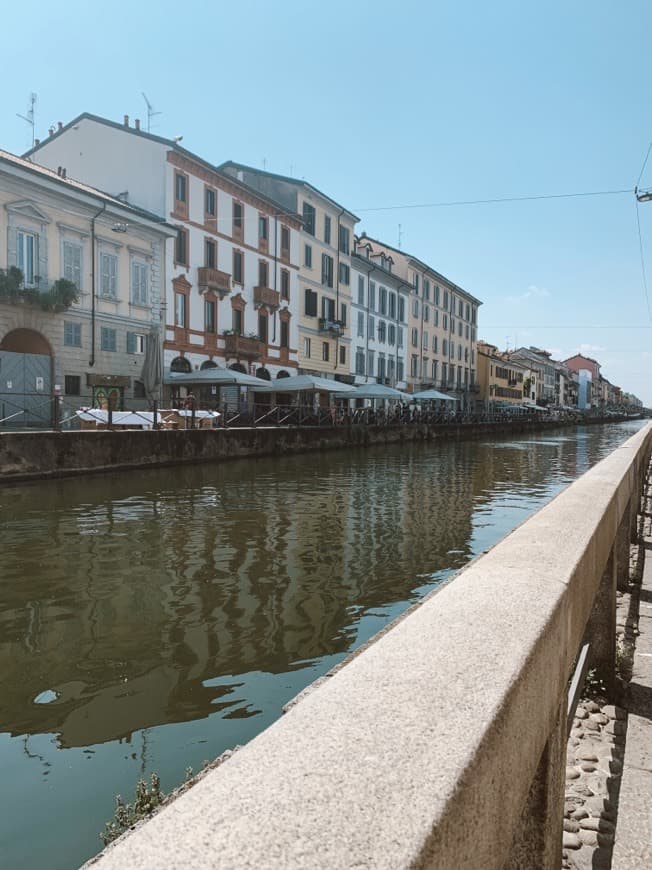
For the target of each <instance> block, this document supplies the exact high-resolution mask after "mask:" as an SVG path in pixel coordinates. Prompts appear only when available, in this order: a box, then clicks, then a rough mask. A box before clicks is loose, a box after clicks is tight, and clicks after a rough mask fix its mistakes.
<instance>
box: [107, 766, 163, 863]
mask: <svg viewBox="0 0 652 870" xmlns="http://www.w3.org/2000/svg"><path fill="white" fill-rule="evenodd" d="M164 800H165V795H164V793H163V792H162V791H161V780H160V779H159V777H158V775H157V774H156V773H153V774H152V776H151V785H150V787H149V788H148V787H147V783H146V782H145V780H143V779H139V780H138V782H137V783H136V798H135V800H134V803H133V804H125V803H124V802H123V800H122V798H121V797H120V795H116V798H115V810H114V813H113V821H111V822H107V823H106V825H105V826H104V830H103V831H102V832H101V833H100V839H101V840H102V842H103V843H104V845H105V846H108V845H109V843H111V842H113V840H117V839H118V837H119V836H121V834H124V832H125V831H127V830H129V828H133V826H134V825H135V824H136V822H138V821H140V820H141V819H144V818H147V816H151V815H152V813H153V812H154V810H155V809H156V808H157V807H159V806H161V804H162V803H163V801H164Z"/></svg>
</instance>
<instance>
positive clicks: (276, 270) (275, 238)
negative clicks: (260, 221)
mask: <svg viewBox="0 0 652 870" xmlns="http://www.w3.org/2000/svg"><path fill="white" fill-rule="evenodd" d="M277 272H278V215H277V214H275V215H274V290H276V287H277V275H276V273H277ZM279 305H280V301H279ZM277 315H278V308H277V309H275V311H274V339H273V340H274V342H276V317H277ZM288 350H289V348H288Z"/></svg>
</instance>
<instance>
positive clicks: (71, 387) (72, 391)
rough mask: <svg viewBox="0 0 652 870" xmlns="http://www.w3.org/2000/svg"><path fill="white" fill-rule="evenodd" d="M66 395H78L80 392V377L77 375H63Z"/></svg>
mask: <svg viewBox="0 0 652 870" xmlns="http://www.w3.org/2000/svg"><path fill="white" fill-rule="evenodd" d="M63 389H64V391H65V393H66V396H79V395H80V394H81V378H80V376H79V375H65V378H64V387H63Z"/></svg>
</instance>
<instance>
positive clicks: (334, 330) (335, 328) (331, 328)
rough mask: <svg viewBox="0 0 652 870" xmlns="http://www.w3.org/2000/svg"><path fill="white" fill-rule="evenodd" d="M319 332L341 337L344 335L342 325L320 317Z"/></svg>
mask: <svg viewBox="0 0 652 870" xmlns="http://www.w3.org/2000/svg"><path fill="white" fill-rule="evenodd" d="M319 331H320V332H330V334H331V335H342V334H343V333H344V324H343V323H341V321H339V320H330V318H328V317H320V318H319Z"/></svg>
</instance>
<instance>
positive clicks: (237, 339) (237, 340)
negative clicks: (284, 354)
mask: <svg viewBox="0 0 652 870" xmlns="http://www.w3.org/2000/svg"><path fill="white" fill-rule="evenodd" d="M224 344H225V352H226V355H227V356H235V357H237V358H241V357H242V358H243V359H258V357H260V356H262V355H263V352H264V349H265V345H264V344H263V342H262V341H261V340H260V339H259V338H253V337H251V336H244V335H238V334H237V333H234V332H231V333H225V334H224Z"/></svg>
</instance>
